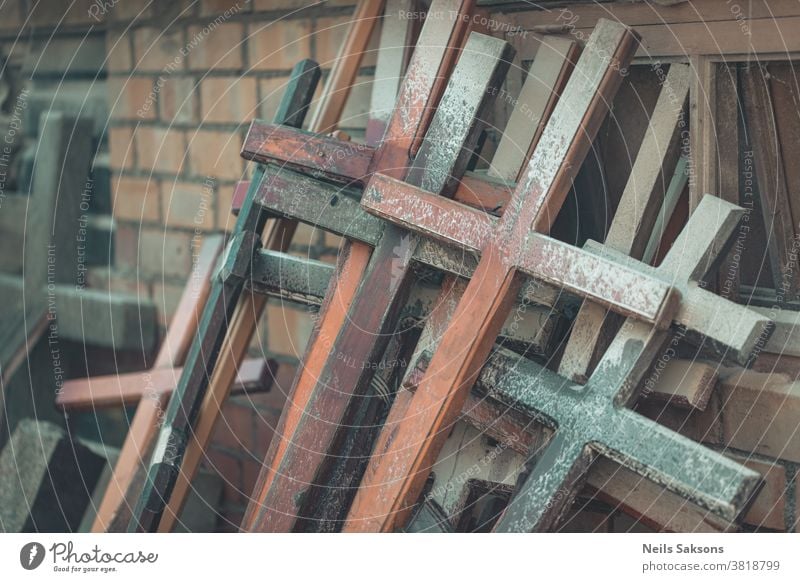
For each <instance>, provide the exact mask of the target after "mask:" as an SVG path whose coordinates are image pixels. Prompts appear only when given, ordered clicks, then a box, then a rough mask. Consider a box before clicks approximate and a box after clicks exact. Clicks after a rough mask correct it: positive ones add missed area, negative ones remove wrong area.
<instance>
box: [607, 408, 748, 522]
mask: <svg viewBox="0 0 800 582" xmlns="http://www.w3.org/2000/svg"><path fill="white" fill-rule="evenodd" d="M603 424H604V426H603V428H602V432H603V438H602V440H597V441H595V442H594V443H593V444H592V447H593V448H594V449H595V450H597V452H599V453H601V454H603V455H604V456H606V457H608V458H610V459H612V460H614V461H617V462H618V463H620V464H621V465H623V466H624V467H627V468H629V469H633V470H634V471H636V473H638V474H639V475H642V476H643V477H646V478H648V479H649V480H651V481H653V482H655V483H656V484H658V485H661V486H663V487H665V488H667V489H669V490H670V491H672V492H674V493H677V494H679V495H680V496H681V497H683V498H684V499H688V500H691V501H692V502H693V503H696V504H697V505H699V506H701V507H704V508H705V509H708V510H709V511H711V512H713V513H714V514H716V515H718V516H720V517H722V518H723V519H726V520H728V521H735V520H736V518H737V517H738V516H739V513H740V512H741V510H742V508H743V507H745V506H746V504H747V501H748V500H749V499H750V496H751V495H752V494H753V492H754V491H755V490H756V489H757V487H758V485H759V484H760V482H761V476H760V475H759V474H758V473H757V472H755V471H753V470H751V469H748V468H747V467H743V466H742V465H739V464H738V463H736V462H734V461H732V460H730V459H728V458H727V457H725V456H723V455H721V454H719V453H717V452H716V451H712V450H711V449H708V448H706V447H703V446H700V445H698V444H697V443H695V442H694V441H692V440H690V439H688V438H686V437H684V436H682V435H680V434H678V433H676V432H673V431H671V430H669V429H668V428H666V427H665V426H662V425H660V424H658V423H656V422H653V421H652V420H650V419H649V418H645V417H644V416H641V415H639V414H637V413H635V412H633V411H632V410H628V409H627V408H618V409H616V411H615V413H614V415H613V418H608V421H607V422H605V423H603ZM643 435H646V436H643Z"/></svg>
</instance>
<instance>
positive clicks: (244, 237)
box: [129, 60, 320, 531]
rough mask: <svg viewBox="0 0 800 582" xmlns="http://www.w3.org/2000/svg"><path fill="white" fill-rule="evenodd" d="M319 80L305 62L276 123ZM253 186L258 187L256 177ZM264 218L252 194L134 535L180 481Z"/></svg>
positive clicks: (154, 521)
mask: <svg viewBox="0 0 800 582" xmlns="http://www.w3.org/2000/svg"><path fill="white" fill-rule="evenodd" d="M319 76H320V71H319V67H318V66H317V65H316V63H314V62H313V61H309V60H306V61H302V62H301V63H299V64H298V65H297V66H296V67H295V68H294V70H293V71H292V79H291V81H290V84H289V86H288V87H287V89H286V92H285V93H284V96H283V99H282V101H281V105H280V107H279V109H278V112H277V113H276V116H275V117H276V120H277V121H279V122H282V123H285V124H288V125H293V126H300V125H301V124H302V122H303V119H304V117H305V114H306V112H307V110H308V105H309V104H310V102H311V99H312V97H313V94H314V90H315V89H316V85H317V82H318V80H319ZM261 171H263V170H262V169H260V168H259V169H257V170H256V177H258V176H259V174H260V172H261ZM255 182H256V183H258V179H256V180H255ZM266 219H267V216H266V215H265V214H264V213H263V211H262V210H261V208H260V207H259V206H257V205H255V204H254V201H253V196H252V194H251V195H250V196H248V198H247V199H246V200H245V202H244V205H243V206H242V208H241V210H240V211H239V216H238V218H237V221H236V226H235V227H234V230H233V233H232V234H231V239H230V241H229V243H228V246H227V248H226V250H225V253H224V255H223V257H222V260H221V264H220V267H219V271H218V273H217V274H216V276H215V278H214V281H213V283H212V286H211V290H210V292H209V297H208V300H207V302H206V305H205V308H204V310H203V315H202V318H201V320H200V323H199V327H198V333H197V336H196V337H195V338H194V340H193V342H192V345H191V348H190V349H189V353H188V355H187V356H186V362H185V364H184V369H183V373H182V374H181V377H180V381H179V383H178V386H177V388H176V390H175V392H174V394H173V396H172V398H170V399H169V407H168V408H167V411H166V415H165V421H164V424H163V425H162V427H161V429H160V431H159V435H158V441H157V442H156V445H155V450H154V452H153V460H152V462H151V465H150V469H149V474H148V477H147V481H146V482H145V486H144V489H143V490H142V493H141V496H140V497H139V500H138V502H137V505H136V508H135V509H134V512H133V515H132V516H131V522H130V524H129V530H131V531H153V530H154V529H155V528H157V527H158V524H159V521H160V519H161V516H162V514H163V512H164V508H165V506H166V504H167V502H168V500H169V496H170V494H171V492H172V489H173V488H174V486H175V483H176V481H177V479H178V474H179V471H180V467H181V463H182V460H183V455H184V453H185V450H186V447H187V444H188V442H189V437H190V432H191V430H192V427H193V426H194V424H195V421H196V419H197V416H198V413H199V411H200V408H201V405H202V403H203V396H204V395H205V392H206V389H207V387H208V384H209V381H210V378H211V373H212V371H213V369H214V367H215V365H216V361H217V358H218V357H219V354H220V351H221V349H222V343H223V341H224V339H225V335H226V332H227V329H228V325H229V322H230V320H231V317H232V316H233V314H234V311H235V310H236V308H237V306H238V304H239V301H240V299H241V297H242V294H243V293H244V289H245V283H246V281H247V279H248V278H249V270H250V265H251V263H252V256H253V253H254V252H255V251H256V249H258V248H259V246H260V244H261V231H262V230H263V228H264V225H265V223H266Z"/></svg>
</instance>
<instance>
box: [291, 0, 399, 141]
mask: <svg viewBox="0 0 800 582" xmlns="http://www.w3.org/2000/svg"><path fill="white" fill-rule="evenodd" d="M384 4H385V0H373V1H371V2H370V1H365V0H361V1H360V2H359V3H358V4H357V5H356V8H355V12H353V15H352V16H351V17H350V18H351V19H350V28H349V30H348V31H347V36H346V37H345V40H344V43H342V46H341V48H340V49H339V54H338V55H337V56H336V60H335V61H334V62H333V63H320V65H321V66H322V67H324V68H327V67H328V66H330V67H331V73H330V75H329V77H328V80H327V81H326V83H325V88H324V90H323V92H322V98H321V99H320V100H319V102H318V103H317V106H316V108H315V109H314V113H313V114H312V116H311V119H310V122H309V126H310V127H311V128H313V130H314V131H315V132H317V133H330V132H332V131H333V130H335V129H336V126H337V124H338V123H339V118H340V117H341V116H342V111H344V107H345V105H346V103H347V98H348V96H349V95H350V88H351V87H352V86H353V81H354V80H355V78H356V75H357V74H358V68H359V67H360V65H361V61H362V55H363V54H364V53H365V51H366V50H367V45H368V44H369V39H370V37H371V36H372V31H373V30H374V29H375V24H376V22H377V20H378V19H380V18H381V15H382V14H383V7H384ZM287 125H292V126H295V125H296V124H293V123H288V124H287Z"/></svg>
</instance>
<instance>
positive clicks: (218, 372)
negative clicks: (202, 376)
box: [159, 0, 376, 531]
mask: <svg viewBox="0 0 800 582" xmlns="http://www.w3.org/2000/svg"><path fill="white" fill-rule="evenodd" d="M362 4H363V5H364V6H361V5H362ZM368 4H370V2H369V0H362V2H361V3H360V5H359V8H358V9H357V10H358V11H360V10H362V9H363V10H368V9H369V8H367V6H366V5H368ZM375 22H376V20H375V19H373V20H364V21H354V23H353V26H354V27H356V28H358V29H360V28H361V27H362V26H363V24H364V23H372V25H373V26H374V23H375ZM370 34H371V32H370ZM370 34H362V33H361V32H358V31H357V32H356V36H358V37H359V38H360V39H361V40H360V41H359V43H353V44H352V45H351V46H349V47H348V49H347V51H345V50H344V49H343V50H342V53H341V56H340V58H338V59H337V61H336V63H335V64H334V66H333V70H332V71H331V75H330V81H329V82H328V84H327V85H326V87H325V92H326V94H327V93H332V94H337V93H341V92H344V91H347V90H348V89H346V87H350V86H352V84H353V83H354V82H355V78H356V74H357V72H358V68H359V65H360V63H361V60H362V57H363V55H364V52H365V48H366V42H368V39H369V36H370ZM362 43H363V46H362ZM349 51H352V52H349ZM341 105H343V102H342V103H341ZM340 115H341V107H340V105H337V102H336V100H334V99H331V100H328V101H327V102H326V104H325V106H320V107H318V109H317V110H316V112H315V115H314V118H313V120H312V122H311V123H310V125H309V128H310V129H311V130H312V131H315V132H321V131H323V130H325V129H326V128H330V127H332V126H333V124H334V123H335V122H336V121H338V119H339V117H340ZM296 224H297V223H296V222H294V221H291V220H281V221H278V222H271V223H270V225H268V227H267V229H266V230H265V232H264V235H263V237H262V238H263V240H264V241H265V242H264V248H266V249H268V250H272V251H279V252H283V251H286V250H287V249H288V248H289V244H290V243H291V239H292V236H293V234H294V231H295V228H296ZM362 250H363V251H365V252H367V253H368V248H364V249H362ZM265 306H266V298H265V297H264V296H259V295H255V294H253V293H247V294H246V295H245V297H243V298H242V300H241V301H240V304H239V306H238V307H237V308H236V311H235V313H234V315H233V318H232V320H231V324H230V327H229V333H228V338H227V339H226V342H225V344H224V345H223V347H222V350H221V356H220V359H219V361H218V363H217V367H216V369H215V371H214V376H213V377H212V379H211V384H210V386H209V389H208V393H207V395H206V398H205V401H204V402H203V404H202V407H201V412H200V413H199V416H198V420H197V424H196V426H195V428H194V431H193V433H192V440H191V442H190V443H189V445H188V447H187V449H186V453H185V455H184V459H183V465H182V467H181V472H180V475H179V476H178V480H177V483H176V485H175V489H174V492H173V494H172V497H171V499H170V500H169V505H168V506H167V509H166V511H165V513H164V517H163V519H162V523H161V524H160V525H159V531H171V530H172V528H173V526H174V524H175V521H176V520H177V516H178V515H179V514H180V511H181V508H182V506H183V503H184V501H185V499H186V496H187V493H188V491H189V488H190V483H191V479H192V476H193V475H194V474H195V472H196V470H197V467H198V466H199V464H200V461H201V459H202V456H203V451H204V450H205V447H206V445H207V443H208V442H209V439H210V438H211V435H212V433H213V430H214V425H215V424H216V421H217V418H219V415H220V406H221V404H220V403H222V402H224V401H225V399H226V397H227V395H228V391H229V390H230V386H231V384H232V382H233V379H234V378H235V376H236V370H237V368H238V366H239V363H240V362H241V361H242V360H243V359H244V357H245V354H246V351H247V347H248V345H249V343H250V340H251V339H252V336H253V333H254V332H255V329H256V324H257V321H258V317H259V316H260V314H261V313H262V312H263V311H264V308H265Z"/></svg>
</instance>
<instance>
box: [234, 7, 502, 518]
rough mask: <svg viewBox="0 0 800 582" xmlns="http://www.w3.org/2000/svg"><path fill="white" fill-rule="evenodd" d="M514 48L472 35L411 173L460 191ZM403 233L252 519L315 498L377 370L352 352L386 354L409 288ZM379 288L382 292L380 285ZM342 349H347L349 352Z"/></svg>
mask: <svg viewBox="0 0 800 582" xmlns="http://www.w3.org/2000/svg"><path fill="white" fill-rule="evenodd" d="M426 26H427V23H426ZM421 48H423V47H421V46H420V47H418V49H417V51H416V52H415V56H414V60H415V61H417V60H424V57H420V56H418V53H420V49H421ZM511 53H512V49H511V47H510V45H508V44H507V43H505V42H503V41H500V40H498V39H494V38H491V37H487V36H483V35H479V34H473V35H471V36H470V39H469V40H468V42H467V45H466V47H465V49H464V51H463V55H462V57H461V59H460V60H459V62H458V64H457V65H456V69H455V71H454V72H453V75H452V76H451V78H450V82H449V83H448V86H447V89H446V90H445V94H444V95H443V97H442V102H441V103H440V104H439V107H438V108H437V110H436V113H435V115H434V117H433V120H432V122H431V126H430V129H429V130H428V132H427V134H426V137H425V140H424V141H423V143H422V145H421V147H420V149H419V152H418V154H417V156H416V157H415V159H414V162H413V163H412V164H411V166H410V167H409V168H407V170H405V173H406V179H407V180H409V181H410V182H412V183H414V184H418V185H421V186H423V185H424V186H425V187H427V188H430V189H432V190H435V191H440V192H442V193H443V194H449V193H452V192H453V191H454V189H455V188H454V186H455V182H454V180H453V176H459V175H461V174H463V172H464V171H465V170H466V165H467V163H468V162H469V160H470V158H471V157H472V151H473V150H474V148H475V145H476V143H477V139H478V136H479V135H480V131H481V130H482V129H483V121H482V119H483V117H484V115H485V113H486V110H487V108H488V106H489V104H490V102H491V91H488V90H487V89H489V88H492V87H495V88H496V87H498V86H499V85H500V83H501V82H502V79H503V77H504V76H505V72H506V70H507V68H508V66H509V62H510V60H511V58H512V56H513V55H512V54H511ZM413 65H414V63H413V61H412V69H411V70H410V72H409V73H408V74H407V77H406V81H405V82H404V89H403V91H401V96H402V95H404V94H406V93H407V92H408V90H409V87H410V86H414V85H415V84H416V83H417V80H416V79H415V78H414V74H416V73H417V71H415V70H414V69H413ZM403 110H404V106H401V107H399V108H398V109H397V110H396V112H395V115H394V118H395V119H399V120H400V121H401V118H402V117H403ZM393 121H394V120H393ZM401 122H402V121H401ZM340 147H341V146H340ZM306 149H308V146H306ZM380 153H381V149H379V150H378V151H377V152H376V156H378V157H380V156H379V154H380ZM335 159H336V158H334V160H335ZM381 163H382V162H381ZM365 171H366V170H365ZM402 234H403V233H402V232H400V230H399V229H395V228H392V227H388V228H385V229H384V231H383V233H382V235H381V239H380V243H379V244H378V245H377V247H376V249H375V251H374V252H373V254H372V257H371V259H370V261H369V264H368V266H367V269H366V275H365V279H364V281H362V284H361V288H362V289H364V292H362V293H359V294H357V295H356V296H355V297H354V299H353V303H352V306H351V308H350V310H349V316H350V320H349V321H348V323H347V324H346V325H345V326H343V328H342V330H341V331H340V332H339V336H338V338H337V340H336V348H335V351H334V352H332V353H331V354H330V360H329V364H330V365H327V366H325V368H324V374H323V376H322V377H320V378H319V379H318V380H317V384H316V386H315V389H314V390H313V392H312V393H311V394H310V395H309V397H308V400H307V402H308V404H307V405H306V406H307V408H308V413H307V414H304V415H303V416H302V418H299V419H298V420H297V424H296V428H295V430H294V434H293V435H292V437H291V441H290V442H286V443H285V444H283V446H282V450H280V451H279V455H277V456H276V457H275V460H274V461H273V467H274V472H273V473H272V474H271V475H269V476H266V475H264V476H263V483H262V484H261V486H260V487H259V488H257V490H256V494H255V495H254V500H253V501H252V502H251V509H250V510H249V511H248V513H249V514H251V515H252V516H253V517H252V523H249V524H248V525H247V527H250V528H257V529H269V530H271V531H286V530H289V529H292V528H293V527H295V523H296V522H297V518H298V515H300V514H301V513H302V511H303V507H302V506H303V505H309V497H310V496H309V495H299V493H301V492H304V491H306V490H307V489H308V488H309V485H310V484H311V483H313V482H314V481H315V479H316V478H317V476H318V472H319V471H320V470H321V468H322V465H323V462H324V461H325V456H326V454H327V451H328V449H329V446H330V444H331V443H332V442H333V440H334V438H335V436H336V433H337V431H338V429H339V426H340V425H341V424H342V423H343V422H346V419H345V417H346V415H347V413H348V412H349V408H350V402H351V399H350V396H351V395H353V394H357V393H364V392H365V391H366V389H367V388H368V387H369V385H370V384H369V381H370V380H371V377H370V378H369V379H367V375H366V374H364V367H363V366H361V365H360V364H359V365H357V366H354V365H353V364H352V363H351V360H352V359H354V360H356V361H359V359H360V356H361V354H364V357H363V359H362V360H361V361H373V360H376V359H379V358H380V356H381V355H382V352H383V349H384V348H385V347H386V344H387V343H388V340H389V338H390V335H389V332H391V331H393V327H394V325H393V324H394V322H393V320H394V318H395V317H396V315H397V314H398V313H399V311H400V308H401V307H402V305H403V303H404V299H405V297H406V296H407V291H408V290H409V288H410V285H409V283H410V282H411V277H410V274H411V273H410V268H409V260H408V257H407V256H406V255H407V254H409V253H410V252H411V251H413V249H411V248H410V247H408V246H406V245H404V244H403V236H402ZM373 284H374V287H373ZM376 289H380V292H377V293H376V292H375V290H376ZM365 330H374V331H375V332H377V333H376V334H375V335H373V334H369V333H366V332H365ZM381 332H387V333H381ZM337 354H347V355H348V358H346V359H344V358H341V357H337ZM373 372H374V370H373Z"/></svg>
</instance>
